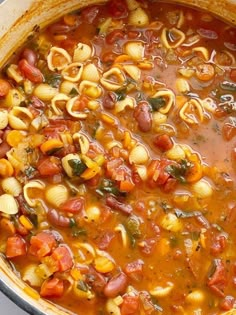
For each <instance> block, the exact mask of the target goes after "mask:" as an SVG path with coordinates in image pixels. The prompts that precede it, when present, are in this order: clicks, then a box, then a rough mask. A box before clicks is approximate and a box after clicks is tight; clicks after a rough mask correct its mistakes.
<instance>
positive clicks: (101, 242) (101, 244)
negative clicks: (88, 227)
mask: <svg viewBox="0 0 236 315" xmlns="http://www.w3.org/2000/svg"><path fill="white" fill-rule="evenodd" d="M114 237H115V232H113V231H105V232H104V233H103V234H102V235H101V236H100V237H99V239H98V248H99V249H102V250H104V249H107V248H108V247H109V245H110V243H111V241H112V239H113V238H114Z"/></svg>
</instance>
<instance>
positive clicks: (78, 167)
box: [68, 159, 87, 176]
mask: <svg viewBox="0 0 236 315" xmlns="http://www.w3.org/2000/svg"><path fill="white" fill-rule="evenodd" d="M68 164H69V165H70V167H71V168H72V173H73V175H74V176H80V175H81V174H82V173H83V172H84V171H85V170H86V169H87V166H86V164H85V163H84V162H83V161H81V160H79V159H71V160H68Z"/></svg>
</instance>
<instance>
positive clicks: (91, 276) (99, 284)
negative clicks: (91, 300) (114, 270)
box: [85, 266, 106, 294]
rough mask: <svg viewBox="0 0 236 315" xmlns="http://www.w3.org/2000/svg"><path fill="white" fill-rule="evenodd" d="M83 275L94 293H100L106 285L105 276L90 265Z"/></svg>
mask: <svg viewBox="0 0 236 315" xmlns="http://www.w3.org/2000/svg"><path fill="white" fill-rule="evenodd" d="M85 276H86V283H88V285H89V286H91V287H92V288H93V290H94V291H95V292H96V293H99V294H101V293H102V292H103V290H104V287H105V285H106V278H105V277H104V276H103V275H102V274H100V273H99V272H97V271H96V270H95V269H94V268H93V267H91V266H90V267H89V270H88V272H86V275H85Z"/></svg>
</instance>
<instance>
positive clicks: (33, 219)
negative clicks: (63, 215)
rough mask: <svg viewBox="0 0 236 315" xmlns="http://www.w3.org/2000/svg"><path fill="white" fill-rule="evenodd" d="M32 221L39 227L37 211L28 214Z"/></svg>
mask: <svg viewBox="0 0 236 315" xmlns="http://www.w3.org/2000/svg"><path fill="white" fill-rule="evenodd" d="M28 217H29V219H30V222H31V223H33V225H34V226H35V227H38V216H37V214H36V213H30V214H29V215H28Z"/></svg>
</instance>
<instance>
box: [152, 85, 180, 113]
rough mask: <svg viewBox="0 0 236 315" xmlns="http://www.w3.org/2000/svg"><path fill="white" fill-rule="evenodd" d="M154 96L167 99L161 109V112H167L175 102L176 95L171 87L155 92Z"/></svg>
mask: <svg viewBox="0 0 236 315" xmlns="http://www.w3.org/2000/svg"><path fill="white" fill-rule="evenodd" d="M152 98H164V99H165V101H166V104H165V106H164V107H161V108H160V109H159V112H160V113H161V114H167V113H168V112H169V111H170V109H171V108H172V106H173V105H174V103H175V95H174V93H173V92H172V91H171V90H169V89H165V90H159V91H158V92H157V93H155V94H154V95H153V96H152Z"/></svg>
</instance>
